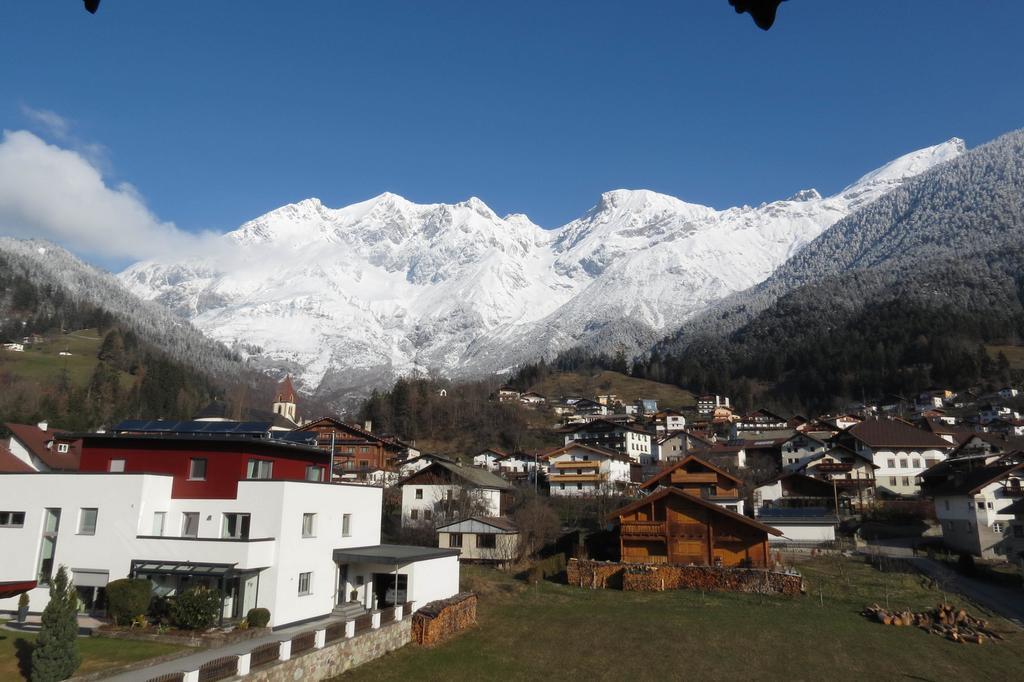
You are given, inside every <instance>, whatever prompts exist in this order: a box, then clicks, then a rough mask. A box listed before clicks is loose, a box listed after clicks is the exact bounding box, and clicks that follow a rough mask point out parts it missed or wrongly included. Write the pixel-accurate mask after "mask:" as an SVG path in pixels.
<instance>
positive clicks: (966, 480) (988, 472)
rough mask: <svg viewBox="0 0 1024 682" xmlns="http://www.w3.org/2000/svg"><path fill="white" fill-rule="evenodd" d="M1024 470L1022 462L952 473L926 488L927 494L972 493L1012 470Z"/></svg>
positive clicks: (1003, 476)
mask: <svg viewBox="0 0 1024 682" xmlns="http://www.w3.org/2000/svg"><path fill="white" fill-rule="evenodd" d="M1021 471H1024V464H991V465H989V466H986V467H979V468H977V469H974V470H972V471H959V472H956V473H953V474H952V475H951V476H950V478H948V479H947V480H946V481H945V482H944V483H938V484H936V485H935V486H933V487H931V488H930V489H929V490H928V494H929V495H934V496H947V495H974V494H977V492H978V491H979V490H981V489H982V488H984V487H985V486H987V485H989V484H991V483H995V482H997V481H1000V480H1002V479H1004V478H1006V477H1007V476H1008V475H1010V474H1011V473H1014V472H1021Z"/></svg>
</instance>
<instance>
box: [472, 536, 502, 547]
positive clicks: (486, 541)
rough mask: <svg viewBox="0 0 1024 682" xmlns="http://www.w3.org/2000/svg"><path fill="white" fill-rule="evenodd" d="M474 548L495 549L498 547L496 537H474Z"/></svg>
mask: <svg viewBox="0 0 1024 682" xmlns="http://www.w3.org/2000/svg"><path fill="white" fill-rule="evenodd" d="M476 546H477V547H479V548H480V549H495V548H496V547H497V546H498V536H497V535H495V534H494V533H480V534H479V535H477V536H476Z"/></svg>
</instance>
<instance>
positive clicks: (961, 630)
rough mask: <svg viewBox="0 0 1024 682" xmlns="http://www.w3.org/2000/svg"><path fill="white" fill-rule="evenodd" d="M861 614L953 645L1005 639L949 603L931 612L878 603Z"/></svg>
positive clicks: (986, 622) (983, 621) (986, 623)
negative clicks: (918, 631) (892, 607)
mask: <svg viewBox="0 0 1024 682" xmlns="http://www.w3.org/2000/svg"><path fill="white" fill-rule="evenodd" d="M861 614H862V615H864V616H866V617H868V618H871V619H873V620H876V621H878V622H879V623H882V624H883V625H896V626H901V627H914V626H916V627H918V628H920V629H922V630H924V631H925V632H930V633H932V634H933V635H938V636H940V637H945V638H946V639H948V640H950V641H951V642H961V643H962V642H971V643H973V644H982V643H983V642H985V641H986V640H988V641H990V642H995V641H998V640H1001V639H1003V637H1002V635H1000V634H999V633H997V632H993V631H992V630H990V629H989V627H988V621H985V620H982V619H981V618H975V617H974V616H972V615H971V614H969V613H967V611H965V610H964V609H956V608H954V607H953V606H951V605H949V604H939V605H938V606H936V607H935V608H934V609H932V610H931V611H919V612H917V613H913V612H912V611H910V609H906V610H903V611H886V610H885V609H883V608H882V607H881V606H879V605H878V604H873V605H871V606H868V607H866V608H865V609H864V610H863V611H861Z"/></svg>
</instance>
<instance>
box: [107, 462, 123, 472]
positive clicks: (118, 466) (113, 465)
mask: <svg viewBox="0 0 1024 682" xmlns="http://www.w3.org/2000/svg"><path fill="white" fill-rule="evenodd" d="M108 470H109V471H110V472H111V473H115V474H116V473H121V472H122V471H124V460H123V459H112V460H110V466H109V468H108Z"/></svg>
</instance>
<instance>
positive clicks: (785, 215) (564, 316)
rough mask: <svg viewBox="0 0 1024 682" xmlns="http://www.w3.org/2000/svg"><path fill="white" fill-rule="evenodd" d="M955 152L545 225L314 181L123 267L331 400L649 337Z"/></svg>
mask: <svg viewBox="0 0 1024 682" xmlns="http://www.w3.org/2000/svg"><path fill="white" fill-rule="evenodd" d="M962 151H963V142H962V141H960V140H956V139H954V140H950V141H948V142H945V143H943V144H941V145H936V146H934V147H929V148H927V149H923V150H919V151H917V152H913V153H911V154H907V155H904V156H902V157H900V158H899V159H896V160H894V161H892V162H890V163H889V164H886V165H885V166H883V167H882V168H879V169H878V170H877V171H874V172H872V173H868V174H867V175H865V176H864V177H863V178H861V179H860V180H859V181H858V182H857V183H854V184H853V185H850V186H849V187H848V188H847V189H846V190H844V191H843V192H842V193H840V194H837V195H835V196H831V197H825V198H823V197H822V196H821V195H820V194H819V193H818V192H817V191H815V190H813V189H806V190H802V191H800V192H797V193H796V194H794V195H793V196H791V197H790V198H789V199H788V200H779V201H774V202H768V203H765V204H762V205H760V206H758V207H749V206H741V207H734V208H726V209H724V210H716V209H714V208H711V207H709V206H703V205H700V204H694V203H688V202H685V201H682V200H680V199H677V198H675V197H672V196H669V195H666V194H660V193H658V192H653V191H650V190H642V189H641V190H628V189H617V190H612V191H609V192H605V193H603V194H602V195H601V197H600V199H599V200H598V202H597V203H596V205H594V206H593V207H592V208H591V209H590V210H588V211H587V212H586V213H585V214H584V215H582V216H581V217H580V218H578V219H576V220H573V221H571V222H569V223H567V224H566V225H563V226H561V227H559V228H556V229H553V230H545V229H542V228H541V227H539V226H538V225H536V224H534V223H533V222H532V221H531V220H530V219H529V218H528V217H527V216H525V215H523V214H519V213H513V214H511V215H508V216H505V217H504V218H502V217H499V216H498V215H497V214H495V213H494V211H493V210H491V208H490V207H489V206H487V204H486V203H484V202H483V201H482V200H480V199H479V198H477V197H470V198H468V199H466V200H464V201H459V202H457V203H452V204H444V203H436V204H417V203H414V202H412V201H409V200H408V199H405V198H404V197H401V196H399V195H397V194H393V193H391V192H385V193H383V194H380V195H378V196H375V197H373V198H371V199H367V200H365V201H362V202H358V203H355V204H351V205H349V206H344V207H342V208H330V207H328V206H324V205H323V203H321V202H320V200H319V199H315V198H310V199H305V200H303V201H299V202H297V203H294V204H288V205H287V206H282V207H280V208H278V209H275V210H273V211H270V212H269V213H267V214H265V215H263V216H260V217H258V218H255V219H253V220H251V221H249V222H247V223H245V224H244V225H242V226H241V227H239V228H238V229H237V230H235V231H233V232H230V233H228V234H226V235H224V237H223V241H224V245H225V246H226V247H228V248H227V249H226V250H225V253H228V254H230V256H231V257H230V258H227V257H226V258H223V259H218V258H216V257H214V256H212V255H211V257H209V258H207V259H204V260H203V261H195V260H185V259H182V260H180V261H177V262H175V261H170V260H169V261H166V262H146V263H137V264H135V265H133V266H132V267H130V268H128V269H127V270H125V271H124V272H123V273H121V275H120V277H121V280H122V281H123V282H124V283H125V284H126V285H127V286H128V287H129V288H130V289H131V290H132V291H133V292H134V293H136V294H138V295H140V296H142V297H143V298H146V299H156V300H158V301H160V302H162V303H164V304H165V305H167V306H168V307H170V308H171V309H172V310H174V311H175V312H177V313H179V314H180V315H182V316H184V317H187V318H188V319H190V320H192V321H193V322H194V323H195V324H196V325H197V326H198V327H200V328H201V329H202V330H203V331H205V332H206V333H208V334H210V335H211V336H212V337H213V338H215V339H217V340H219V341H223V342H225V343H226V344H228V345H230V346H233V347H234V348H235V349H236V350H237V351H238V352H240V353H242V354H243V355H249V356H254V358H253V359H254V360H255V361H257V362H261V363H266V365H268V366H272V367H274V368H275V369H279V370H280V369H287V370H289V371H291V372H292V374H293V376H296V377H297V379H298V381H299V382H300V384H301V386H302V387H303V388H304V389H306V390H308V391H316V392H318V393H320V395H321V397H323V398H325V399H327V400H331V399H335V398H339V397H341V396H344V395H354V394H365V393H366V392H367V390H368V389H370V388H373V387H375V386H380V385H382V384H384V383H387V382H388V381H390V380H392V379H393V378H394V377H395V376H397V375H401V374H406V373H409V372H411V371H431V370H438V371H441V372H442V373H445V374H448V375H450V376H472V375H479V374H482V373H487V372H491V371H495V370H497V369H501V368H507V367H509V366H513V365H516V364H518V363H520V362H523V361H527V360H533V359H537V358H539V357H550V356H551V355H553V354H554V353H556V352H558V351H559V350H561V349H564V348H567V347H570V346H573V345H576V344H581V343H582V344H588V345H589V346H591V347H592V348H594V349H596V350H603V351H611V352H614V350H615V349H616V348H617V347H619V346H620V345H625V346H627V347H628V348H636V347H639V346H642V345H644V344H647V343H648V342H653V341H654V340H656V339H657V338H658V337H659V336H661V335H662V334H664V333H665V332H666V331H668V330H670V329H672V328H675V327H678V326H679V325H681V324H682V323H683V322H684V321H685V320H686V319H688V318H689V317H690V316H692V315H694V314H696V313H698V312H700V311H702V310H704V309H706V308H707V307H708V306H709V305H711V304H712V303H714V302H715V301H717V300H718V299H720V298H722V297H724V296H726V295H728V294H730V293H733V292H736V291H740V290H742V289H746V288H747V287H750V286H752V285H754V284H757V283H758V282H761V281H763V280H764V279H765V278H767V277H768V276H769V275H771V273H772V272H773V271H774V270H775V269H776V268H777V267H778V266H779V265H780V264H781V263H783V262H785V261H786V260H787V259H788V258H789V257H790V256H792V255H793V254H795V253H797V252H798V251H799V250H800V249H801V248H803V246H804V245H806V244H807V243H809V242H810V241H812V240H813V239H814V238H816V237H817V236H818V235H820V234H821V233H822V232H823V231H824V230H826V229H827V228H828V227H830V226H831V225H832V224H833V223H835V222H836V221H838V220H839V219H841V218H843V217H845V216H847V215H849V214H850V213H851V212H853V211H855V210H856V209H857V208H858V207H860V206H862V205H864V204H866V203H868V202H870V201H873V200H874V199H876V198H878V197H880V196H882V195H883V194H885V193H886V192H888V191H890V190H891V189H893V188H894V187H897V186H899V185H900V183H901V182H903V181H904V180H905V179H906V178H909V177H912V176H913V175H915V174H918V173H921V172H924V171H926V170H928V169H929V168H931V167H933V166H935V165H936V164H939V163H942V162H943V161H946V160H948V159H951V158H955V157H956V156H958V155H959V154H960V153H961V152H962ZM270 259H272V262H273V264H274V266H273V267H272V268H268V267H265V264H266V263H267V262H271V260H270Z"/></svg>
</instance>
